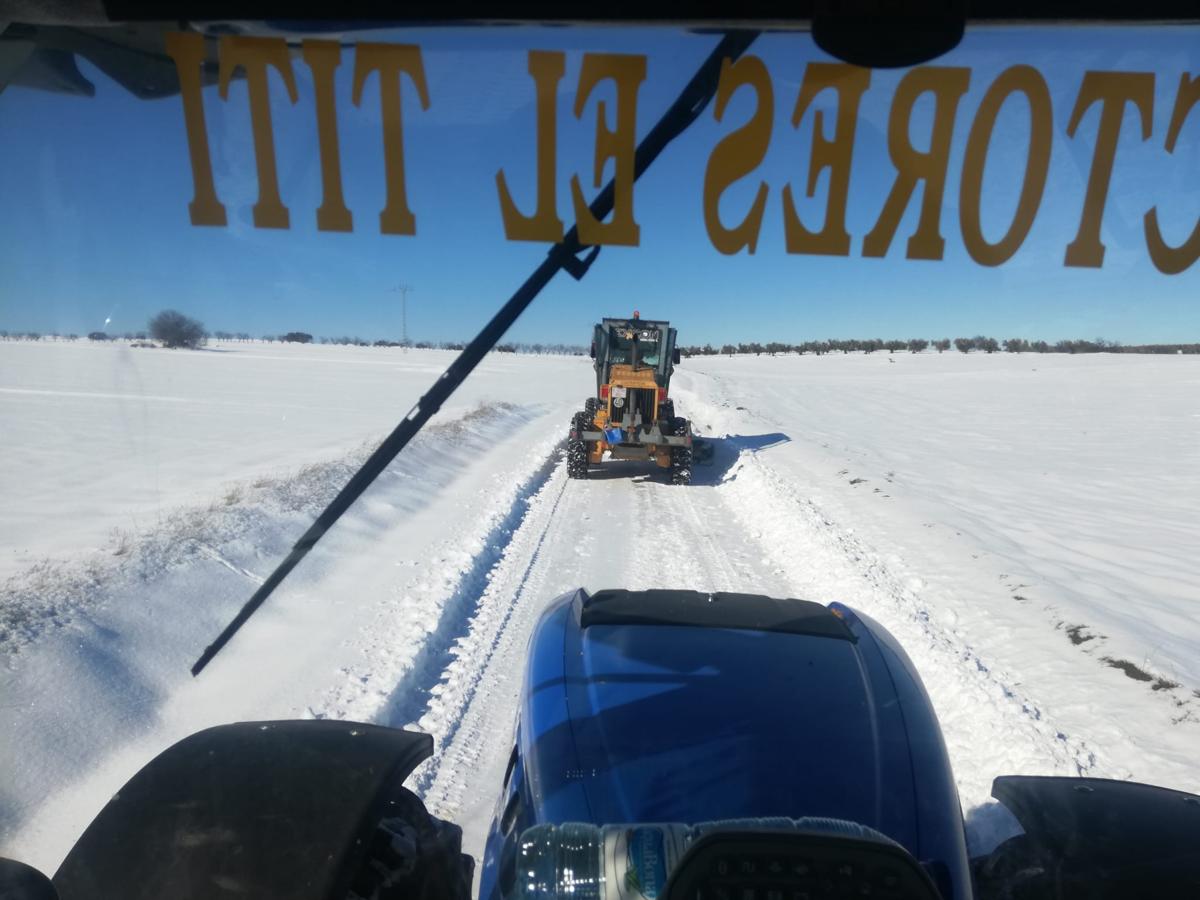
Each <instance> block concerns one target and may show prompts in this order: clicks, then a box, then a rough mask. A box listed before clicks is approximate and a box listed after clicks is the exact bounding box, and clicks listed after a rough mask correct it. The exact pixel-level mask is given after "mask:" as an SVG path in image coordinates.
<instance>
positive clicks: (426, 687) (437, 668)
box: [377, 441, 566, 728]
mask: <svg viewBox="0 0 1200 900" xmlns="http://www.w3.org/2000/svg"><path fill="white" fill-rule="evenodd" d="M565 443H566V442H565V441H563V442H561V443H560V444H559V445H558V446H557V447H555V449H554V450H553V451H552V452H551V453H550V455H549V456H547V457H546V459H545V460H544V461H543V463H542V465H541V466H540V467H539V468H538V469H537V471H536V472H534V474H533V475H531V476H530V477H529V478H528V479H527V480H526V481H525V483H524V484H522V485H521V486H520V488H518V490H517V493H516V496H515V497H514V498H513V501H512V503H511V505H510V506H509V508H508V511H507V512H506V513H505V514H504V515H503V516H502V517H501V518H500V520H499V521H498V522H497V523H496V524H495V525H494V526H493V527H492V529H491V531H489V532H488V534H487V535H486V536H485V537H484V539H483V550H482V551H481V552H480V553H478V554H477V555H476V556H475V557H474V558H473V559H472V561H471V565H470V567H469V568H468V569H467V570H466V572H464V574H463V576H462V578H461V579H460V580H459V582H458V586H457V587H456V589H455V591H454V593H453V594H452V595H451V596H450V597H449V599H447V600H446V602H445V604H444V605H443V606H442V611H441V615H440V617H439V619H438V623H437V627H436V628H435V629H434V630H433V631H432V632H431V633H430V634H429V636H428V637H427V638H426V640H425V642H424V643H423V644H422V645H421V649H420V650H418V651H417V654H416V656H415V657H414V658H413V661H412V664H411V667H410V668H409V670H408V672H407V673H406V674H405V676H404V677H403V678H401V679H400V680H399V681H398V682H397V683H396V686H395V688H394V689H393V691H392V694H391V696H390V697H389V699H388V702H387V704H386V706H385V708H384V710H383V712H382V713H381V714H380V715H379V717H378V718H377V721H378V722H379V723H380V724H382V725H389V726H391V727H394V728H399V727H403V726H404V725H407V724H409V723H411V722H413V721H414V720H416V719H417V718H419V717H420V716H421V714H422V710H424V709H425V708H426V706H427V705H428V703H429V701H430V698H431V697H432V695H433V692H434V691H435V690H436V687H437V684H438V683H439V682H440V681H441V680H442V676H443V673H444V672H445V671H446V669H447V668H448V667H449V666H450V665H451V663H452V662H453V660H454V658H455V656H456V654H455V652H454V651H455V647H456V646H457V645H458V644H459V643H460V642H461V641H462V640H463V639H464V638H465V637H466V636H467V634H468V633H469V632H470V630H471V628H472V625H473V624H474V622H475V621H476V620H477V619H478V618H479V616H480V614H481V611H482V607H483V605H484V604H485V602H486V599H487V598H486V596H485V595H486V593H487V589H488V586H489V584H490V583H491V581H492V576H493V572H494V570H495V568H496V567H497V566H498V565H499V564H500V562H501V561H502V560H503V559H504V558H505V557H506V556H507V555H508V551H509V547H510V545H511V544H512V542H513V540H514V539H515V538H516V536H517V535H518V534H519V533H520V529H521V526H522V524H523V522H524V520H525V518H526V516H527V514H528V512H529V506H530V504H531V502H532V500H533V498H534V496H535V495H536V494H538V493H539V492H540V491H541V490H542V489H543V488H544V487H545V486H546V484H547V482H548V481H550V478H551V475H552V474H553V473H554V470H555V467H556V466H557V465H558V464H559V460H560V458H561V456H562V451H563V447H564V446H565Z"/></svg>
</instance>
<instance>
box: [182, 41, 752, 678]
mask: <svg viewBox="0 0 1200 900" xmlns="http://www.w3.org/2000/svg"><path fill="white" fill-rule="evenodd" d="M758 34H759V32H758V31H730V32H727V33H726V34H725V36H724V37H723V38H722V39H721V41H720V43H719V44H717V46H716V47H715V48H714V49H713V51H712V53H710V54H709V55H708V58H707V59H705V60H704V62H703V64H701V66H700V68H699V69H698V70H697V71H696V74H695V75H693V76H692V79H691V81H689V82H688V83H687V86H686V87H684V89H683V91H682V93H680V95H679V97H678V98H676V100H675V102H674V103H672V104H671V106H670V108H669V109H668V110H667V111H666V112H665V113H664V114H663V116H662V118H660V119H659V120H658V123H657V124H656V125H655V126H654V127H653V128H651V129H650V132H649V133H648V134H647V135H646V136H645V137H644V138H642V140H641V142H640V143H639V144H638V146H637V151H636V154H635V156H634V164H633V179H634V181H637V179H638V178H639V177H641V175H642V173H643V172H645V171H646V169H648V168H649V167H650V164H651V163H653V162H654V160H655V159H657V158H658V155H659V154H660V153H662V151H663V149H664V148H665V147H666V146H667V144H669V143H671V141H673V140H674V139H675V138H677V137H678V136H679V135H680V134H682V133H683V132H684V131H686V130H687V128H688V126H689V125H691V124H692V122H694V121H695V120H696V119H697V118H698V117H699V115H700V113H701V112H703V111H704V108H705V107H706V106H707V105H708V103H709V101H710V100H711V99H712V98H713V95H714V94H716V92H717V84H718V83H719V81H720V77H721V63H722V61H723V60H726V59H729V60H731V61H732V60H736V59H737V58H738V57H739V56H741V55H742V54H743V53H745V52H746V49H747V48H748V47H749V46H750V45H751V44H752V43H753V42H754V39H755V38H756V37H758ZM615 190H616V184H615V179H614V180H611V181H609V182H608V184H606V185H605V186H604V189H603V190H602V191H600V193H599V194H598V195H597V196H596V199H595V200H593V201H592V203H591V205H590V206H589V209H590V210H591V213H592V216H593V217H594V218H595V219H596V221H598V222H600V221H603V220H604V219H605V218H606V217H607V216H608V214H609V213H610V212H612V208H613V197H614V193H615ZM585 249H588V248H586V247H585V246H584V245H583V244H581V243H580V242H579V226H578V225H574V226H572V228H571V230H570V231H569V232H567V234H566V236H565V237H563V239H562V241H560V242H559V243H557V244H555V245H554V246H553V247H551V248H550V252H549V253H548V254H547V256H546V259H545V261H544V262H543V263H542V264H541V265H540V266H538V267H537V269H535V270H534V272H533V274H532V275H530V276H529V278H527V279H526V280H525V283H524V284H522V285H521V286H520V287H519V288H517V291H516V293H514V294H513V295H512V297H510V298H509V300H508V302H507V303H505V304H504V306H502V307H501V308H500V311H499V312H497V313H496V315H494V316H493V317H492V319H491V321H490V322H488V323H487V324H486V325H485V326H484V327H483V330H481V331H480V332H479V334H477V335H476V336H475V339H474V340H472V341H471V343H469V344H468V345H467V346H466V348H465V349H464V350H463V351H462V352H461V353H459V355H458V357H457V358H456V359H455V360H454V362H452V363H451V364H450V366H449V368H447V369H446V371H445V372H443V373H442V374H441V376H440V377H439V378H438V380H437V381H435V382H434V383H433V386H432V387H430V388H429V390H428V391H427V392H426V393H425V395H424V396H423V397H421V399H420V400H418V401H417V405H416V406H414V407H413V408H412V410H411V411H410V412H409V413H408V415H407V416H405V417H404V419H403V420H401V422H400V424H399V425H397V426H396V427H395V429H393V430H392V433H391V434H389V435H388V436H387V437H386V438H384V440H383V443H381V444H380V445H379V446H378V447H377V448H376V449H375V452H374V453H372V454H371V455H370V456H369V457H368V458H367V461H366V462H364V463H363V465H362V468H360V469H359V470H358V471H357V472H355V473H354V475H353V476H352V477H351V478H350V481H349V482H347V483H346V486H345V487H344V488H342V490H341V491H340V492H339V493H338V495H337V496H336V497H334V498H333V500H332V501H331V502H330V504H329V506H327V507H326V508H325V510H324V512H322V513H321V514H320V515H319V516H317V518H316V521H315V522H313V523H312V525H311V526H309V529H308V531H306V532H304V534H303V535H302V536H301V537H300V539H299V540H298V541H296V544H295V546H293V547H292V549H291V552H290V553H288V555H287V557H286V558H284V560H283V562H281V563H280V564H279V565H278V567H277V568H276V569H275V571H274V572H272V573H271V574H270V576H269V577H268V578H267V580H266V581H264V582H263V583H262V585H261V586H260V587H259V589H258V590H256V591H255V592H254V596H252V597H251V598H250V599H249V600H247V601H246V604H245V606H243V607H242V608H241V610H240V611H239V612H238V614H237V615H236V616H234V618H233V621H231V622H230V623H229V624H228V625H226V626H225V629H224V630H223V631H222V632H221V633H220V634H219V635H217V639H216V640H215V641H213V642H212V643H211V644H209V645H208V647H206V648H205V650H204V653H202V654H201V655H200V658H199V659H198V660H196V663H195V665H193V666H192V675H199V674H200V673H201V672H202V671H203V670H204V667H205V666H207V665H208V664H209V662H211V661H212V659H213V657H214V656H216V655H217V654H218V653H219V652H221V649H222V648H223V647H224V646H225V645H226V644H228V643H229V641H230V639H231V638H232V637H233V636H234V635H235V634H237V632H238V629H240V628H241V627H242V626H243V625H245V624H246V621H247V620H248V619H249V618H250V617H251V616H252V615H254V613H255V612H256V611H257V610H258V608H259V607H260V606H262V605H263V603H264V602H265V601H266V599H267V598H268V597H270V596H271V593H272V591H274V590H275V588H277V587H278V586H279V584H280V582H282V581H283V579H284V578H286V577H287V574H288V573H289V572H291V571H292V569H294V568H296V565H297V564H298V563H299V562H300V560H302V559H304V557H305V556H306V555H307V554H308V551H309V550H311V549H312V548H313V547H314V546H316V543H317V541H319V540H320V539H321V538H322V537H323V536H324V534H325V532H327V531H328V530H329V529H330V528H331V527H332V526H333V523H334V522H336V521H337V520H338V519H339V518H341V516H342V513H344V512H345V511H346V510H348V509H349V508H350V507H351V505H353V503H354V501H355V500H357V499H358V498H359V497H360V496H361V495H362V493H363V491H365V490H366V489H367V488H368V487H370V485H371V482H373V481H374V480H375V479H376V478H377V477H379V475H380V474H381V473H382V472H383V470H384V469H386V468H387V467H388V465H389V464H391V462H392V460H393V459H395V458H396V454H398V453H399V452H400V451H401V450H403V449H404V447H405V445H406V444H408V442H409V441H411V440H412V439H413V438H414V437H416V435H417V433H418V432H419V431H420V430H421V428H422V427H423V426H424V425H425V423H426V422H428V421H429V419H430V417H432V416H433V414H434V413H436V412H437V411H438V410H439V409H440V408H441V406H442V404H443V403H445V402H446V400H448V399H449V398H450V396H451V395H452V394H453V393H454V392H455V390H457V389H458V386H459V385H460V384H462V383H463V381H464V380H465V379H466V377H467V376H468V375H470V374H471V372H472V371H473V370H474V368H475V367H476V366H477V365H479V362H480V360H482V359H483V357H484V356H485V355H486V354H487V352H488V351H489V350H491V349H492V347H494V346H495V345H496V342H497V341H499V340H500V338H501V337H502V336H503V335H504V332H506V331H508V329H509V328H510V327H511V326H512V324H513V322H515V321H516V320H517V317H518V316H520V315H521V313H522V312H524V311H525V308H526V307H527V306H529V304H530V303H532V302H533V299H534V298H535V297H536V296H537V295H538V294H539V293H540V292H541V290H542V288H544V287H545V286H546V285H547V284H549V282H550V279H551V278H553V277H554V276H555V275H556V274H558V271H559V270H560V269H565V270H566V271H567V274H569V275H571V276H572V277H573V278H575V279H576V280H578V279H580V278H582V277H583V276H584V274H585V273H586V272H587V270H588V268H589V267H590V266H591V264H592V263H593V262H595V260H596V256H597V254H598V253H599V252H600V248H599V247H598V246H595V247H591V248H590V250H589V251H588V253H587V254H586V255H585V256H583V257H582V258H581V257H580V254H581V253H582V252H583V251H584V250H585Z"/></svg>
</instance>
